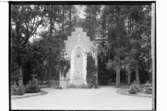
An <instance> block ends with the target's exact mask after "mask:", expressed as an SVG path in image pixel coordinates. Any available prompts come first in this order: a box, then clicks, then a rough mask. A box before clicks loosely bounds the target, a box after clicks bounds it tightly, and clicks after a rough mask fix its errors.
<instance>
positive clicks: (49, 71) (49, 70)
mask: <svg viewBox="0 0 167 111" xmlns="http://www.w3.org/2000/svg"><path fill="white" fill-rule="evenodd" d="M51 61H52V60H51V48H49V65H48V66H49V67H48V82H49V85H51V74H52V72H51Z"/></svg>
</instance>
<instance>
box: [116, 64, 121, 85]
mask: <svg viewBox="0 0 167 111" xmlns="http://www.w3.org/2000/svg"><path fill="white" fill-rule="evenodd" d="M119 86H120V67H118V68H117V69H116V87H119Z"/></svg>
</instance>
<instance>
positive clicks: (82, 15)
mask: <svg viewBox="0 0 167 111" xmlns="http://www.w3.org/2000/svg"><path fill="white" fill-rule="evenodd" d="M85 7H86V6H85V5H75V8H76V10H77V15H78V16H79V17H80V18H82V19H84V18H85V14H86V13H85V12H84V9H85Z"/></svg>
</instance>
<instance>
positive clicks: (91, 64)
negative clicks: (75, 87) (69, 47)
mask: <svg viewBox="0 0 167 111" xmlns="http://www.w3.org/2000/svg"><path fill="white" fill-rule="evenodd" d="M87 83H88V86H89V87H97V67H96V66H95V60H94V59H93V57H92V55H90V54H88V56H87Z"/></svg>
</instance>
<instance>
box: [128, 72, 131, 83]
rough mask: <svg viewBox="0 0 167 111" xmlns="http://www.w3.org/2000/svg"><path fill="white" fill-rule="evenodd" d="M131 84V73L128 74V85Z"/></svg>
mask: <svg viewBox="0 0 167 111" xmlns="http://www.w3.org/2000/svg"><path fill="white" fill-rule="evenodd" d="M130 82H131V73H129V72H128V84H130Z"/></svg>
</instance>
